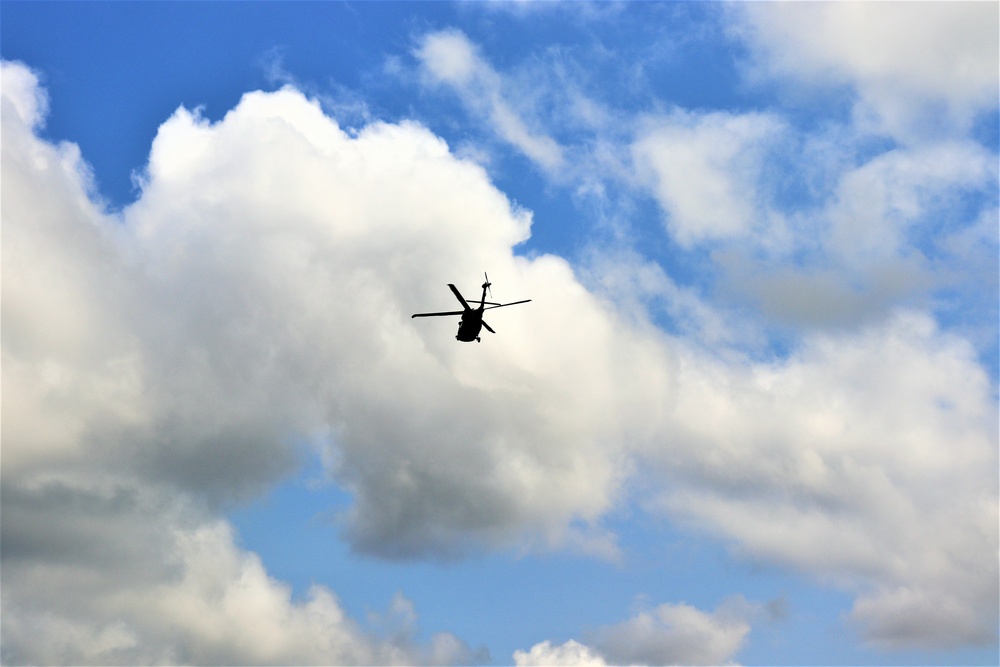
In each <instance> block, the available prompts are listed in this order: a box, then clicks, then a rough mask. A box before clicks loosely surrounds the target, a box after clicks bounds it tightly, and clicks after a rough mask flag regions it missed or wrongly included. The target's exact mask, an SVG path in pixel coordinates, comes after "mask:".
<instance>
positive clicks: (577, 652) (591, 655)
mask: <svg viewBox="0 0 1000 667" xmlns="http://www.w3.org/2000/svg"><path fill="white" fill-rule="evenodd" d="M514 664H515V665H517V666H518V667H522V666H523V667H527V666H528V665H539V666H541V665H581V667H601V666H602V665H606V664H607V663H606V662H604V658H602V657H601V656H600V655H598V654H597V653H596V652H595V651H594V650H593V649H592V648H590V647H589V646H584V645H583V644H581V643H580V642H578V641H576V640H575V639H570V640H569V641H567V642H565V643H563V644H559V645H558V646H553V645H552V642H550V641H548V640H545V641H543V642H539V643H538V644H535V645H534V646H532V647H531V650H530V651H521V650H518V651H515V652H514Z"/></svg>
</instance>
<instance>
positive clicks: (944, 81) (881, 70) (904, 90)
mask: <svg viewBox="0 0 1000 667" xmlns="http://www.w3.org/2000/svg"><path fill="white" fill-rule="evenodd" d="M731 16H732V17H733V20H734V26H735V29H736V31H737V33H738V34H740V35H742V36H743V38H745V39H746V40H747V42H748V44H749V45H750V46H751V48H752V49H753V52H754V56H755V58H756V61H757V65H756V66H757V67H758V69H759V71H761V72H763V73H764V75H765V76H774V77H779V78H790V79H792V80H796V81H799V82H801V83H804V84H806V85H808V86H813V87H826V86H830V85H843V84H847V85H849V86H852V87H853V88H854V89H855V90H856V91H857V94H858V98H859V105H860V109H859V112H860V113H861V114H865V113H871V114H872V115H873V116H874V118H875V122H876V123H877V124H878V126H879V127H880V128H881V129H883V130H885V131H888V132H890V133H892V134H893V135H895V136H897V137H900V138H905V139H909V140H913V139H920V138H921V137H922V136H926V134H927V133H928V132H931V133H932V134H936V133H937V132H940V131H945V130H944V128H945V127H946V126H947V125H949V124H952V123H955V124H957V125H958V126H960V127H963V128H968V126H969V124H970V123H971V122H972V120H974V118H975V116H976V115H977V114H978V113H980V112H982V111H987V110H990V109H995V108H996V106H997V68H998V52H1000V47H998V37H997V29H996V28H997V21H998V10H997V6H996V4H995V3H988V2H987V3H978V2H971V3H799V4H794V5H785V4H769V3H749V4H740V5H739V6H736V7H733V8H732V9H731ZM942 121H944V123H943V124H942Z"/></svg>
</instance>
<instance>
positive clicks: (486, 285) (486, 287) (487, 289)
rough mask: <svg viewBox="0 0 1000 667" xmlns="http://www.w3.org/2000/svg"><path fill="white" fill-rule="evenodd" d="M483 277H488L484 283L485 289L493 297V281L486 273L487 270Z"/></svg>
mask: <svg viewBox="0 0 1000 667" xmlns="http://www.w3.org/2000/svg"><path fill="white" fill-rule="evenodd" d="M483 277H484V278H486V282H485V283H483V289H484V290H486V293H487V294H489V296H490V298H491V299H492V298H493V290H491V289H490V285H492V284H493V283H491V282H490V277H489V276H488V275H486V272H485V271H483Z"/></svg>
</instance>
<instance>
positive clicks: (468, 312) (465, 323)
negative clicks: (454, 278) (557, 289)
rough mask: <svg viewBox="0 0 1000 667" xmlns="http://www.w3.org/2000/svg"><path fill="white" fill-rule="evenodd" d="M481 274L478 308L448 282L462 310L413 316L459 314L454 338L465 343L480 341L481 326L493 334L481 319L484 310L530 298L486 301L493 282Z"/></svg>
mask: <svg viewBox="0 0 1000 667" xmlns="http://www.w3.org/2000/svg"><path fill="white" fill-rule="evenodd" d="M483 276H484V277H485V278H486V282H484V283H483V285H482V287H483V296H482V298H480V300H479V307H478V308H472V307H471V306H470V305H469V302H468V301H466V300H465V297H463V296H462V293H461V292H459V291H458V288H457V287H455V286H454V285H452V284H451V283H448V287H450V288H451V291H452V292H453V293H454V294H455V297H456V298H457V299H458V300H459V301H460V302H461V304H462V308H464V310H451V311H448V312H445V313H415V314H414V315H413V317H440V316H444V315H461V316H462V320H461V321H460V322H459V323H458V335H456V336H455V340H458V341H462V342H465V343H471V342H472V341H476V342H477V343H479V342H482V341H480V339H479V332H480V331H481V330H482V328H483V327H486V330H487V331H489V332H490V333H493V334H495V333H496V331H494V330H493V327H491V326H490V325H488V324H487V323H486V322H484V321H483V311H484V310H492V309H494V308H503V307H504V306H516V305H517V304H519V303H528V302H529V301H531V299H524V300H522V301H514V302H512V303H496V302H494V301H487V300H486V294H487V292H488V293H489V295H490V297H492V296H493V291H492V290H490V285H492V284H493V283H491V282H490V277H489V276H488V275H487V274H486V273H485V272H483ZM473 303H475V302H473ZM411 319H412V318H411Z"/></svg>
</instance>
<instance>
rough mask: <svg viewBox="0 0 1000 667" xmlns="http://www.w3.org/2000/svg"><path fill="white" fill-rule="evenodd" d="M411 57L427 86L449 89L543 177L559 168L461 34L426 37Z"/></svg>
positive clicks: (547, 141) (544, 139) (546, 140)
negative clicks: (414, 60)
mask: <svg viewBox="0 0 1000 667" xmlns="http://www.w3.org/2000/svg"><path fill="white" fill-rule="evenodd" d="M414 54H415V55H416V56H417V58H418V60H420V63H421V66H422V68H423V72H424V74H425V75H426V76H427V78H428V79H429V80H430V81H431V82H433V83H435V84H445V85H447V86H449V87H451V88H452V89H453V90H454V91H455V93H456V94H457V95H458V96H459V98H460V99H461V100H462V102H463V104H465V105H466V106H467V107H468V108H469V109H470V110H471V111H472V112H473V113H474V114H476V115H477V116H480V117H482V118H483V119H484V120H486V121H487V122H488V123H489V124H490V126H491V127H493V129H494V131H495V132H496V133H497V134H498V135H500V137H501V138H502V139H503V140H504V141H506V142H508V143H510V144H511V145H513V146H514V147H515V148H517V149H518V150H520V151H521V152H522V153H524V154H525V155H526V156H527V157H528V158H529V159H531V160H532V161H533V162H535V163H537V164H538V165H539V166H540V167H541V168H542V169H543V170H544V171H546V172H548V173H550V174H551V173H554V172H556V171H558V170H559V169H561V168H562V167H563V166H564V165H565V158H564V156H563V149H562V147H560V145H559V144H558V143H557V142H556V141H555V140H554V139H553V138H552V137H550V136H548V135H546V134H545V133H544V132H542V131H541V130H540V129H538V128H534V127H531V124H530V123H529V122H528V121H526V120H525V117H524V114H523V113H522V112H520V111H519V110H518V109H517V106H516V105H515V104H514V103H512V102H511V97H517V95H513V96H512V95H511V94H510V93H509V92H508V90H507V89H508V87H509V83H507V82H505V81H504V80H503V78H502V77H501V76H500V75H499V74H498V73H497V72H496V70H494V69H493V68H492V67H491V66H490V64H489V63H487V62H486V61H485V60H483V59H482V58H481V57H480V56H479V54H478V52H477V49H476V47H475V45H473V44H472V42H470V41H469V38H468V37H466V36H465V34H463V33H462V32H459V31H455V30H445V31H441V32H435V33H430V34H428V35H425V36H424V37H423V38H422V39H421V43H420V46H419V47H418V48H417V49H416V50H415V51H414Z"/></svg>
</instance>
